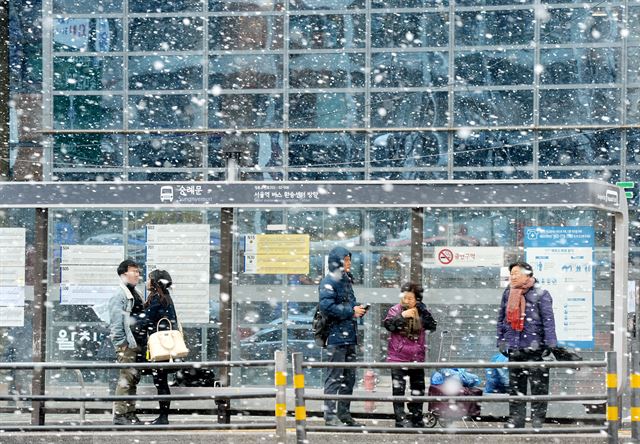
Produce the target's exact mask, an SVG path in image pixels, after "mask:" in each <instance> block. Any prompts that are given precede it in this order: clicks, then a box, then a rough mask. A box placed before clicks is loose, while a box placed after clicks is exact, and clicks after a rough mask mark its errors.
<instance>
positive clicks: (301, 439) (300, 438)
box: [293, 353, 307, 444]
mask: <svg viewBox="0 0 640 444" xmlns="http://www.w3.org/2000/svg"><path fill="white" fill-rule="evenodd" d="M293 388H294V390H295V394H296V443H297V444H306V443H307V406H306V404H305V401H304V372H303V371H302V353H293Z"/></svg>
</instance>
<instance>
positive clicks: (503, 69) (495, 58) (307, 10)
mask: <svg viewBox="0 0 640 444" xmlns="http://www.w3.org/2000/svg"><path fill="white" fill-rule="evenodd" d="M40 1H42V3H40ZM10 4H11V17H10V18H11V29H10V31H11V50H12V52H11V66H12V78H11V80H12V83H11V85H12V91H11V93H12V98H13V102H12V107H13V108H12V111H14V112H13V113H12V129H13V131H12V134H13V137H12V152H11V158H12V169H13V172H14V173H15V174H16V175H17V173H18V172H20V171H22V170H24V165H27V164H29V162H35V163H41V164H42V168H41V170H39V172H38V175H39V176H41V177H42V178H43V179H45V180H53V181H78V180H104V181H174V180H175V181H185V180H193V181H220V180H224V179H225V177H226V175H225V174H226V173H225V158H224V153H225V152H226V151H227V150H229V149H235V148H237V147H240V149H241V151H242V156H241V159H240V165H239V166H240V176H239V179H240V180H259V181H283V180H289V181H302V180H439V179H449V180H460V181H463V180H484V179H486V180H489V179H578V178H594V179H601V180H604V181H607V182H612V183H615V182H617V181H620V180H629V181H636V182H638V181H640V125H639V123H640V111H639V104H640V57H639V56H640V21H639V19H638V17H640V2H638V1H632V0H625V1H608V2H604V3H603V2H596V1H586V2H585V1H580V2H571V1H567V2H553V1H548V0H535V1H534V0H519V1H518V0H485V1H477V0H474V1H469V0H459V1H453V0H449V1H447V0H440V1H433V0H264V1H261V0H255V1H254V0H171V1H154V0H136V1H133V0H131V1H128V0H91V1H89V0H34V1H28V0H11V1H10ZM34 134H37V135H34ZM42 159H44V162H42ZM31 177H32V176H31V175H30V174H23V178H26V179H29V178H31ZM635 194H636V196H634V197H633V198H632V199H630V201H629V203H630V205H631V210H630V211H631V220H632V221H636V222H634V223H633V224H632V226H631V228H630V251H631V253H630V279H640V231H639V230H638V224H637V220H638V198H637V190H636V193H635ZM52 213H54V214H53V215H52V220H53V221H54V222H55V223H53V224H51V226H52V227H54V228H52V230H54V232H55V235H54V236H53V239H54V242H53V245H52V246H51V251H52V252H53V251H55V249H56V248H58V247H59V245H62V244H68V243H79V244H92V243H93V244H95V243H96V242H102V241H105V240H104V239H105V236H106V238H107V239H108V238H109V236H110V235H112V236H117V235H119V236H120V238H119V239H120V242H122V243H124V244H125V245H126V248H127V254H128V255H130V256H133V257H135V258H138V259H140V260H144V256H143V250H144V249H143V248H142V247H140V244H141V243H142V242H143V231H144V227H145V226H146V225H147V224H152V223H209V224H210V225H211V227H212V243H211V288H212V295H211V323H210V324H207V325H193V326H190V328H191V331H192V334H191V335H190V337H191V340H192V341H193V344H194V349H198V355H197V356H194V359H206V358H212V357H215V356H216V353H217V351H216V328H217V327H216V321H217V314H216V303H217V302H216V301H217V298H218V295H217V294H216V293H215V291H217V290H216V288H217V287H216V284H217V281H216V278H215V276H216V273H217V272H218V271H219V254H220V252H219V242H218V243H217V244H216V242H215V241H214V240H213V239H214V238H215V236H216V234H215V233H219V219H220V214H219V212H218V211H214V210H209V211H180V212H164V213H161V212H157V211H152V210H150V211H128V210H127V209H124V210H122V211H112V210H109V211H93V212H90V211H62V210H60V211H55V212H54V211H52ZM410 214H411V213H410V211H407V210H388V211H382V210H371V209H367V208H362V209H349V210H344V209H338V210H336V211H328V210H327V211H323V210H318V211H315V210H295V211H294V210H273V211H267V210H257V209H256V210H252V209H244V210H238V211H237V212H236V217H237V223H238V234H240V235H243V234H254V233H263V232H266V230H267V225H270V224H285V225H286V226H287V229H288V230H289V231H291V232H304V233H309V234H310V235H311V269H310V272H309V274H308V275H305V276H297V275H279V276H267V275H246V274H242V273H239V276H238V279H237V282H235V285H236V286H237V289H236V291H237V299H236V303H235V305H234V328H235V329H236V331H237V332H239V334H238V336H237V338H236V339H235V340H236V343H235V346H234V351H233V353H234V356H235V357H238V358H249V357H255V356H256V355H260V353H264V356H262V357H266V356H268V354H269V353H270V351H268V352H267V351H265V350H269V349H268V348H267V347H268V346H273V347H274V348H281V347H280V345H281V344H282V341H285V342H286V343H287V344H289V346H290V347H294V348H295V347H298V346H299V347H303V350H304V347H307V345H308V339H309V338H308V337H302V338H297V335H298V334H301V335H303V333H308V331H306V330H305V329H306V327H305V326H304V323H305V322H308V319H307V317H308V315H309V313H310V312H311V310H313V308H314V306H315V303H316V301H317V282H318V280H319V278H320V277H321V275H322V267H323V258H324V255H325V254H326V253H327V251H328V250H330V249H331V247H332V246H334V245H335V244H336V243H343V244H345V245H348V246H349V247H350V248H352V250H353V252H354V269H355V271H354V274H355V276H356V292H357V293H358V291H363V290H364V289H366V291H368V292H370V293H369V294H370V295H371V299H372V300H373V301H374V302H375V303H377V305H374V307H373V310H372V316H377V317H378V318H380V317H382V316H383V315H384V313H385V309H386V308H388V306H389V305H390V304H391V302H392V299H391V298H392V297H395V293H397V291H396V290H397V287H398V286H399V285H400V283H401V282H403V281H404V280H406V279H408V278H409V275H408V266H407V264H408V260H409V257H410V254H409V253H410V251H409V250H410V245H409V240H408V239H409V237H408V236H409V235H408V233H409V231H410ZM30 217H31V216H29V215H25V214H24V212H16V213H15V215H12V218H13V219H12V220H13V221H14V222H16V221H20V220H28V219H30ZM16 223H17V222H16ZM545 224H547V225H555V224H569V225H589V226H595V227H596V233H597V234H596V242H597V248H596V261H597V263H598V264H599V271H598V274H597V275H596V283H595V285H596V291H600V292H601V295H602V296H601V298H600V299H598V297H596V303H598V300H599V301H600V302H599V304H600V306H601V307H603V308H602V310H601V311H600V312H599V314H598V316H597V319H596V329H597V330H598V334H599V335H600V336H598V338H599V339H598V338H596V343H597V344H598V345H597V350H602V349H604V348H605V347H606V343H607V327H606V321H607V319H608V313H609V310H610V306H608V305H607V304H608V302H607V300H606V295H607V291H608V289H609V285H610V274H609V269H610V258H609V248H610V247H611V244H612V239H611V233H610V228H611V226H610V221H608V220H607V218H606V217H603V215H601V214H598V213H597V212H589V211H569V210H567V211H557V212H554V211H544V210H539V211H537V210H530V209H527V210H524V209H523V210H520V209H513V210H491V209H486V210H468V211H431V212H427V213H426V214H425V218H424V239H425V243H424V245H425V249H426V250H425V254H426V258H427V259H429V255H430V254H431V255H433V248H434V247H437V246H442V245H458V246H503V247H505V261H506V262H508V261H509V260H515V259H516V258H518V257H521V255H522V245H523V242H522V230H523V227H525V226H528V225H545ZM56 227H57V228H56ZM100 236H102V237H100ZM218 239H219V238H218ZM105 242H106V241H105ZM236 249H237V250H238V251H237V252H236V253H237V254H236V262H235V265H234V267H235V269H236V270H240V268H241V264H240V262H241V251H240V250H241V249H240V246H239V244H238V245H236ZM52 254H53V253H52ZM498 276H499V270H497V269H496V270H490V271H487V270H483V271H482V273H465V274H464V275H461V274H460V273H452V272H443V271H441V270H436V269H429V268H427V269H425V273H424V282H423V283H424V284H425V286H426V287H428V288H430V289H432V290H433V293H432V296H433V300H432V303H433V305H434V307H435V308H436V310H437V312H438V313H439V315H440V320H441V325H442V326H444V328H446V329H449V330H450V331H451V330H453V331H455V332H457V333H455V335H454V337H453V338H452V339H451V340H452V344H453V342H455V344H456V347H457V348H452V349H454V350H459V352H456V353H457V355H456V356H459V357H461V358H465V357H470V356H473V357H477V356H479V355H482V356H484V357H488V354H489V353H491V352H492V351H493V349H494V343H493V342H492V341H493V338H492V332H491V329H492V328H493V326H492V325H491V324H490V322H489V321H487V319H494V318H495V316H496V314H495V308H496V306H495V305H496V304H497V301H498V295H499V293H500V292H501V290H500V288H499V282H498V280H499V277H498ZM55 279H56V278H54V281H53V282H52V283H51V285H54V286H55V285H57V284H59V280H58V281H57V282H56V281H55ZM358 287H360V290H359V289H358ZM371 292H373V293H371ZM274 295H275V296H274ZM452 296H455V297H454V298H453V299H451V297H452ZM427 297H430V296H427ZM452 300H454V301H455V304H453V305H455V307H457V308H452V304H451V301H452ZM385 304H386V305H385ZM478 306H480V307H481V309H480V311H481V312H482V313H480V312H478V309H477V307H478ZM470 307H476V308H470ZM51 310H52V311H53V313H52V316H50V322H52V323H53V325H58V326H65V325H72V324H73V323H76V322H77V319H83V320H84V321H85V322H87V323H89V324H88V325H91V323H92V322H95V323H96V325H97V324H98V322H97V320H95V319H93V318H91V314H90V313H85V314H82V313H80V312H79V311H81V310H82V309H81V308H77V307H75V308H73V309H60V307H58V306H54V307H53V308H52V309H51ZM483 310H484V311H483ZM461 313H462V314H461ZM287 316H288V317H290V319H292V320H293V321H292V322H289V323H288V324H287V326H286V327H283V325H284V321H285V319H284V318H285V317H287ZM296 316H297V317H299V318H300V323H301V324H303V328H299V327H300V326H298V328H296V322H297V321H296ZM374 319H375V318H374ZM458 319H464V322H462V323H458V322H457V320H458ZM379 320H380V319H377V321H379ZM377 321H376V322H377ZM279 322H280V323H279ZM372 324H375V322H373V323H372ZM378 325H379V322H378ZM456 325H458V326H459V325H463V327H456ZM447 326H450V327H451V328H449V327H447ZM478 329H479V330H478ZM478 331H481V332H483V333H482V334H478ZM362 334H363V335H364V337H365V338H366V341H367V343H368V344H369V345H370V346H368V347H366V350H365V351H364V353H365V355H366V356H367V357H368V358H371V359H381V358H382V357H383V356H384V345H383V343H384V341H383V339H381V332H380V328H379V326H376V327H375V328H369V327H367V326H366V325H365V326H363V328H362ZM255 335H259V336H258V337H256V336H255ZM303 336H304V335H303ZM251 337H253V338H254V339H249V338H251ZM241 339H247V340H246V341H242V340H241ZM298 339H300V344H299V345H296V344H297V341H298ZM51 341H55V337H54V338H52V339H51ZM434 341H436V339H435V338H434ZM255 343H258V344H259V346H258V348H259V351H256V350H257V349H256V347H257V346H256V345H255ZM252 344H254V345H252ZM267 344H270V345H267ZM434 344H438V342H434ZM462 345H466V347H461V346H462ZM598 347H599V348H598ZM51 349H52V350H54V349H55V347H53V346H52V347H51ZM316 352H317V353H318V354H319V351H318V350H316V351H314V353H316ZM432 352H433V353H432V356H430V357H431V358H434V359H435V355H434V353H436V352H437V345H435V346H433V347H432ZM51 353H52V354H51V356H50V357H51V359H69V357H68V356H62V355H56V354H55V353H54V352H51ZM245 376H246V375H245ZM247 377H251V376H250V375H249V376H247ZM583 379H584V380H585V381H588V379H589V375H586V376H585V377H584V378H583ZM585 383H586V382H585ZM577 386H578V390H579V384H578V385H577Z"/></svg>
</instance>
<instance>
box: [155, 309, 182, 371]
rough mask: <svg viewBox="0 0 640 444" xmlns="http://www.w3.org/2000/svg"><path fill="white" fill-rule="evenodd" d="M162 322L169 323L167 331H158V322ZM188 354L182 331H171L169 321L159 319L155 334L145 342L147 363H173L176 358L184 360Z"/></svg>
mask: <svg viewBox="0 0 640 444" xmlns="http://www.w3.org/2000/svg"><path fill="white" fill-rule="evenodd" d="M164 320H166V321H167V322H168V323H169V330H162V331H160V330H159V328H160V322H162V321H164ZM188 354H189V349H188V348H187V345H186V344H185V343H184V336H183V335H182V331H180V330H173V329H172V326H171V321H170V320H169V319H168V318H162V319H160V320H159V321H158V324H157V325H156V332H155V333H153V334H152V335H151V336H149V339H148V340H147V355H148V357H149V361H153V362H162V361H173V360H174V359H176V358H185V357H186V356H187V355H188Z"/></svg>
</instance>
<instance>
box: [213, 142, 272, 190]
mask: <svg viewBox="0 0 640 444" xmlns="http://www.w3.org/2000/svg"><path fill="white" fill-rule="evenodd" d="M283 143H284V135H283V134H282V133H255V134H248V133H242V134H215V135H212V136H209V163H208V165H209V166H210V167H214V168H215V167H218V168H224V167H225V165H226V162H225V156H224V155H223V153H224V152H225V150H228V149H230V148H232V147H234V150H235V147H240V148H241V152H242V154H241V155H240V159H239V165H240V166H241V167H256V168H257V169H259V170H262V169H264V168H272V167H280V166H282V147H283ZM265 174H266V175H268V173H265ZM267 180H268V179H267Z"/></svg>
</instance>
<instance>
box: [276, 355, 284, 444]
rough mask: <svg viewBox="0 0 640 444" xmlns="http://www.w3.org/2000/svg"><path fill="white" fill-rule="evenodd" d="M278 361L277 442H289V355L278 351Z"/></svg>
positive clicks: (280, 443) (282, 443)
mask: <svg viewBox="0 0 640 444" xmlns="http://www.w3.org/2000/svg"><path fill="white" fill-rule="evenodd" d="M275 361H276V375H275V380H276V441H277V442H278V444H285V443H286V442H287V355H286V354H285V353H284V352H283V351H281V350H277V351H276V353H275Z"/></svg>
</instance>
